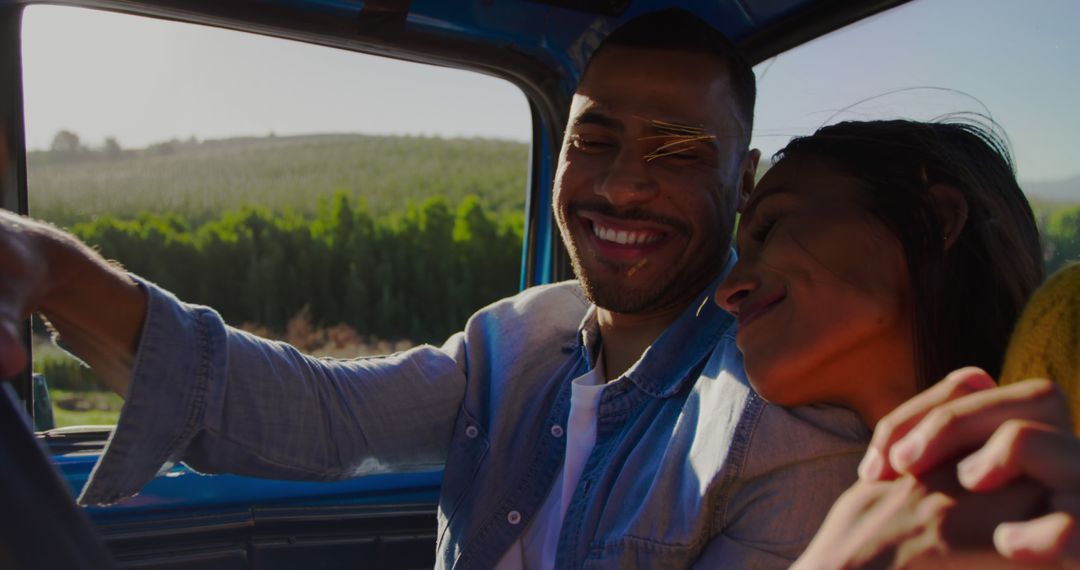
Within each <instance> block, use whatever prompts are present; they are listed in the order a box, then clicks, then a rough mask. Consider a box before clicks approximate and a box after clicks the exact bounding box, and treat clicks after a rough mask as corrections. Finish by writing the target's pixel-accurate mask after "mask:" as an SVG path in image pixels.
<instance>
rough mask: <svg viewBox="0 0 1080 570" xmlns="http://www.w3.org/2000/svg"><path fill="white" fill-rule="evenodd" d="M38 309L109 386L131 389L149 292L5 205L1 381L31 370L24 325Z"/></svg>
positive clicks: (0, 256)
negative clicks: (131, 377)
mask: <svg viewBox="0 0 1080 570" xmlns="http://www.w3.org/2000/svg"><path fill="white" fill-rule="evenodd" d="M34 312H40V313H42V314H43V315H45V317H46V318H48V319H49V321H50V322H51V323H52V325H53V326H54V327H55V328H56V330H57V332H59V333H60V335H61V337H62V338H63V339H64V340H65V342H66V346H67V347H68V348H70V349H72V350H73V351H74V352H75V353H76V355H77V356H79V357H80V358H82V359H83V360H84V361H86V363H87V364H89V365H90V366H91V367H92V368H94V370H95V371H96V372H97V373H98V375H99V376H100V377H101V378H102V380H103V381H104V382H105V384H106V385H107V386H108V387H109V388H111V389H112V390H113V391H115V392H117V393H119V394H120V395H121V396H123V395H125V394H126V393H127V385H128V382H129V376H130V374H131V366H132V362H133V360H134V354H135V350H136V348H137V345H138V338H139V332H140V330H141V329H142V322H143V319H144V318H145V315H146V294H145V292H143V290H142V289H141V288H140V287H139V286H138V285H136V284H135V282H134V281H132V279H131V278H130V277H128V276H127V274H126V273H124V272H123V271H121V270H120V269H118V268H117V267H115V266H114V265H112V264H110V263H109V262H107V261H106V260H104V259H103V258H102V257H101V256H100V255H98V254H97V253H96V252H94V251H93V250H91V249H90V248H89V247H87V246H86V245H84V244H82V243H81V242H79V241H78V240H76V239H75V238H74V237H73V236H71V235H69V234H67V233H64V232H63V231H61V230H59V229H57V228H55V227H53V226H50V225H48V224H44V223H41V222H37V221H34V220H31V219H28V218H25V217H22V216H17V215H15V214H12V213H10V212H5V211H2V210H0V378H9V377H11V376H14V375H15V374H17V373H19V372H20V371H22V370H23V369H25V368H26V366H27V364H28V362H27V355H26V352H25V350H24V348H23V345H22V340H21V336H20V327H21V326H22V323H23V321H24V320H25V319H26V318H27V317H29V316H30V314H31V313H34Z"/></svg>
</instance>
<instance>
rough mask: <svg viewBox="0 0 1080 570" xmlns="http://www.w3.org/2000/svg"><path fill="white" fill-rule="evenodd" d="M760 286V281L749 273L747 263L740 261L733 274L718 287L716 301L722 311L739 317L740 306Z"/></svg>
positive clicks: (733, 269) (732, 269) (733, 268)
mask: <svg viewBox="0 0 1080 570" xmlns="http://www.w3.org/2000/svg"><path fill="white" fill-rule="evenodd" d="M758 286H759V283H758V279H757V278H756V277H755V276H753V275H751V273H750V272H749V271H748V267H747V263H746V262H745V261H744V260H742V259H740V260H739V261H738V262H736V263H735V267H732V268H731V273H728V276H727V277H726V278H725V279H724V280H723V281H721V282H720V285H718V286H717V287H716V294H715V296H714V299H715V301H716V304H717V305H719V306H720V308H721V309H724V310H725V311H727V312H729V313H731V314H732V315H735V316H738V315H739V305H741V304H742V302H743V300H744V299H746V297H747V296H749V295H750V293H753V292H754V290H756V289H757V288H758Z"/></svg>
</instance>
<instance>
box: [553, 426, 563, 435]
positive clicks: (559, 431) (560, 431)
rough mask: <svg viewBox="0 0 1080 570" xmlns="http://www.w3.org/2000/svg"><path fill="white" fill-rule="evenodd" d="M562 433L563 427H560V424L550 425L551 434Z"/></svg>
mask: <svg viewBox="0 0 1080 570" xmlns="http://www.w3.org/2000/svg"><path fill="white" fill-rule="evenodd" d="M562 434H563V429H562V426H561V425H559V424H555V425H553V426H551V435H553V436H555V437H562Z"/></svg>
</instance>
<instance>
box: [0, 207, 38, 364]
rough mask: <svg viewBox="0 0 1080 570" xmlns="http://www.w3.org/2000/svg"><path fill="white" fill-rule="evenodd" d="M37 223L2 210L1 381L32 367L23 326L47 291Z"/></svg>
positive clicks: (0, 285) (0, 275) (0, 259)
mask: <svg viewBox="0 0 1080 570" xmlns="http://www.w3.org/2000/svg"><path fill="white" fill-rule="evenodd" d="M34 225H35V222H32V221H30V220H27V219H25V218H20V217H18V216H16V215H14V214H11V213H8V212H6V211H3V210H0V378H10V377H12V376H14V375H16V374H18V373H19V372H21V371H22V370H23V369H25V368H26V366H27V365H28V364H29V362H28V360H27V354H26V350H25V348H24V346H23V341H22V335H21V328H22V323H23V321H24V320H26V318H27V317H28V316H29V315H30V312H31V311H32V308H33V307H34V306H35V305H36V303H37V296H38V295H39V294H40V292H41V291H42V290H43V289H45V281H46V275H45V274H46V271H45V267H44V263H43V261H42V259H43V257H44V255H43V254H42V252H41V248H40V246H39V244H38V241H37V240H36V239H35V232H34V231H33V229H34Z"/></svg>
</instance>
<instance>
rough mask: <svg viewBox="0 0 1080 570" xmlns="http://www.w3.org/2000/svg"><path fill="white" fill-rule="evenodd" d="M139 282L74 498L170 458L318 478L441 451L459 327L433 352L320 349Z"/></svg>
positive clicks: (108, 495)
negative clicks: (138, 328)
mask: <svg viewBox="0 0 1080 570" xmlns="http://www.w3.org/2000/svg"><path fill="white" fill-rule="evenodd" d="M140 284H141V285H142V286H143V287H145V288H146V290H147V292H148V295H149V304H148V311H147V316H146V321H145V322H144V325H143V330H142V334H141V337H140V342H139V348H138V352H137V353H136V357H135V364H134V370H133V374H132V381H131V385H130V388H129V393H128V397H127V399H126V401H125V403H124V407H123V410H122V411H121V414H120V418H119V421H118V423H117V427H116V430H115V432H114V434H113V436H112V437H111V438H110V441H109V443H108V444H107V446H106V448H105V451H104V453H103V454H102V457H101V459H100V460H99V461H98V464H97V465H96V466H95V468H94V471H93V472H92V473H91V476H90V480H89V482H88V483H87V485H86V487H85V488H84V490H83V492H82V494H81V496H80V497H79V502H80V503H81V504H110V503H114V502H116V501H119V500H121V499H123V498H125V497H129V496H131V495H133V494H135V493H136V492H138V491H139V489H141V488H142V487H143V486H144V485H145V484H146V483H148V482H149V481H150V480H151V479H153V478H154V477H155V476H156V475H157V474H158V473H160V472H162V471H164V470H167V469H168V468H169V467H171V466H172V465H173V464H174V463H175V462H176V461H178V460H183V461H184V462H185V463H187V464H188V465H190V466H191V467H192V468H194V469H196V470H198V471H203V472H207V473H221V472H229V473H235V474H239V475H255V476H259V477H270V478H281V479H303V480H318V481H325V480H335V479H343V478H348V477H353V476H356V475H361V474H365V473H375V472H382V471H388V470H411V469H424V468H430V467H432V466H436V465H440V464H442V463H443V462H444V461H445V459H446V455H447V448H448V445H449V440H450V434H451V431H452V429H453V424H454V420H455V417H456V415H457V411H458V408H459V407H460V404H461V399H462V397H463V394H464V389H465V372H464V369H463V366H464V365H463V364H462V363H460V361H461V360H463V359H462V358H461V357H460V355H461V354H464V349H463V347H462V346H461V345H462V343H463V340H462V339H461V338H460V334H459V335H456V336H455V337H454V338H452V339H451V340H450V341H448V342H447V344H446V345H445V347H444V349H438V348H435V347H432V346H420V347H417V348H414V349H411V350H408V351H406V352H401V353H398V354H394V355H389V356H382V357H374V358H361V359H355V360H339V359H319V358H313V357H310V356H306V355H303V354H301V353H300V352H299V351H297V350H296V349H294V348H293V347H291V346H289V345H287V344H284V343H279V342H274V341H268V340H265V339H262V338H259V337H256V336H253V335H250V334H248V333H245V332H243V331H240V330H237V329H233V328H230V327H228V326H226V325H225V323H224V322H223V321H222V319H221V317H220V316H219V315H218V314H217V313H216V312H214V311H213V310H212V309H209V308H207V307H200V306H195V305H188V304H184V303H181V302H180V301H178V300H177V299H176V298H175V297H173V296H172V295H171V294H169V293H168V292H166V291H164V290H162V289H160V288H158V287H156V286H154V285H153V284H151V283H147V282H145V281H140ZM455 356H457V357H458V359H457V360H455Z"/></svg>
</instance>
